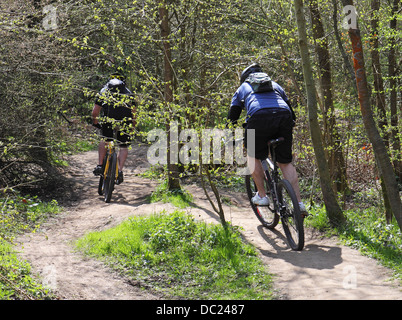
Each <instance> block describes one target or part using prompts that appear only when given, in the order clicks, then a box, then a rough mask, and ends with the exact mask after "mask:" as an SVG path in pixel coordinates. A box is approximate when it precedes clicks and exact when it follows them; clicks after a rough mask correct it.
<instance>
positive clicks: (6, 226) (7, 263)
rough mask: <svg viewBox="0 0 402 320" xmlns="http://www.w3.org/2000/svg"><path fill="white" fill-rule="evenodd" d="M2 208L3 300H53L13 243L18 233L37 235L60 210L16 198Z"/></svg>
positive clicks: (2, 202)
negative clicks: (36, 231) (42, 223)
mask: <svg viewBox="0 0 402 320" xmlns="http://www.w3.org/2000/svg"><path fill="white" fill-rule="evenodd" d="M0 208H1V212H0V300H26V299H34V300H38V299H51V298H52V295H51V293H50V292H49V290H47V289H46V288H44V287H43V286H42V285H40V284H39V283H38V282H37V280H35V279H34V278H33V277H32V275H31V269H30V266H29V264H28V263H26V262H24V261H21V260H20V259H18V258H17V255H16V253H15V251H14V249H13V248H12V245H11V243H12V241H13V239H14V237H15V235H16V234H18V233H21V232H35V230H36V229H37V228H38V227H39V224H40V223H41V222H43V221H44V219H46V218H48V217H49V215H53V214H57V213H58V212H59V211H60V207H59V206H58V205H57V202H56V201H51V202H49V203H47V202H43V201H41V200H39V199H38V198H37V197H30V196H26V197H23V196H20V195H13V196H4V197H3V198H0Z"/></svg>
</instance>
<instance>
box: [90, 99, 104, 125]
mask: <svg viewBox="0 0 402 320" xmlns="http://www.w3.org/2000/svg"><path fill="white" fill-rule="evenodd" d="M101 109H102V107H101V106H100V105H98V104H96V103H95V105H94V108H93V109H92V123H93V124H98V123H99V121H98V117H99V115H100V112H101Z"/></svg>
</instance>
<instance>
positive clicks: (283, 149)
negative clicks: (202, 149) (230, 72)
mask: <svg viewBox="0 0 402 320" xmlns="http://www.w3.org/2000/svg"><path fill="white" fill-rule="evenodd" d="M253 73H262V69H261V67H260V66H259V65H258V64H256V63H254V64H252V65H250V66H248V67H247V68H246V69H244V70H243V72H242V74H241V77H240V87H239V88H238V89H237V90H236V92H235V94H234V95H233V98H232V103H231V107H230V110H229V115H228V119H229V120H230V121H231V122H232V123H235V122H236V121H237V120H238V119H239V117H240V114H241V112H242V110H243V109H245V110H246V112H247V117H246V129H254V130H255V150H254V151H252V152H251V150H249V149H247V156H248V163H249V168H250V171H251V173H252V176H253V179H254V181H255V183H256V186H257V190H258V192H256V194H255V196H254V197H253V198H252V201H253V203H255V204H257V205H268V204H269V200H268V197H267V195H266V193H265V188H264V179H263V175H264V173H263V169H262V166H261V162H260V160H261V159H264V158H266V157H267V156H268V141H269V140H271V139H274V138H278V137H284V138H285V141H284V142H283V143H282V144H280V145H278V146H277V148H276V156H277V162H278V166H279V168H280V169H281V171H282V173H283V176H284V178H285V179H287V180H289V182H290V183H291V184H292V187H293V189H294V191H295V193H296V196H297V199H298V201H299V205H300V209H301V211H302V213H303V214H306V208H305V206H304V204H303V202H302V201H301V197H300V189H299V183H298V177H297V172H296V169H295V167H294V166H293V164H292V139H293V136H292V133H293V126H294V120H295V119H294V114H293V111H292V109H291V107H290V102H289V100H288V98H287V96H286V94H285V92H284V90H283V89H282V87H281V86H280V85H279V84H277V83H276V82H274V81H271V85H272V87H271V89H270V90H268V91H264V92H258V93H257V92H254V90H253V88H252V86H251V85H250V83H249V82H248V81H247V80H248V78H249V76H250V75H251V74H253ZM246 135H247V130H246ZM246 140H247V139H246ZM246 148H247V145H246Z"/></svg>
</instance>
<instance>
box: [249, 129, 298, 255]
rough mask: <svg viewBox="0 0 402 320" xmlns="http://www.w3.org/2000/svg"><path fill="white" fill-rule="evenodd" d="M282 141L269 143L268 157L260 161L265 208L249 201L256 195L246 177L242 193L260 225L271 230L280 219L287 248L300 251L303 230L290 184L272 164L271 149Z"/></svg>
mask: <svg viewBox="0 0 402 320" xmlns="http://www.w3.org/2000/svg"><path fill="white" fill-rule="evenodd" d="M284 140H285V139H284V138H282V137H280V138H277V139H273V140H270V141H269V142H268V149H269V153H270V155H271V156H270V157H267V159H264V160H261V164H262V167H263V170H264V173H265V174H264V176H265V187H266V193H267V196H268V198H269V200H270V201H269V205H268V206H258V205H255V204H254V203H253V202H252V201H251V199H252V197H253V196H254V195H255V193H256V192H257V187H256V185H255V183H254V180H253V178H252V176H251V175H246V178H245V179H246V189H247V195H248V198H249V199H250V203H251V207H252V208H253V211H254V213H255V215H256V216H257V218H258V220H260V222H261V224H262V225H263V226H264V227H266V228H268V229H274V228H275V227H276V226H277V224H278V223H279V219H280V220H281V222H282V227H283V230H284V232H285V235H286V238H287V240H288V242H289V245H290V247H291V248H292V249H293V250H296V251H300V250H302V249H303V247H304V227H303V217H302V215H301V212H300V207H299V202H298V200H297V198H296V194H295V192H294V190H293V187H292V185H291V184H290V182H289V181H288V180H286V179H282V178H281V177H280V174H279V171H278V165H277V163H276V156H275V148H276V146H277V145H279V144H280V143H282V142H283V141H284Z"/></svg>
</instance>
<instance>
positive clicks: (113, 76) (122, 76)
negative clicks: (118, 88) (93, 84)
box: [109, 71, 126, 83]
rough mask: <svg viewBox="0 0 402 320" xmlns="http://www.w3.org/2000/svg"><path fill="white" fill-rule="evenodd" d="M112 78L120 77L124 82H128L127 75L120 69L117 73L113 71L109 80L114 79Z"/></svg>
mask: <svg viewBox="0 0 402 320" xmlns="http://www.w3.org/2000/svg"><path fill="white" fill-rule="evenodd" d="M112 79H119V80H121V81H123V82H124V83H125V82H126V77H125V76H124V75H123V74H121V73H120V72H118V71H116V72H115V73H112V74H111V75H110V77H109V80H112Z"/></svg>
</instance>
